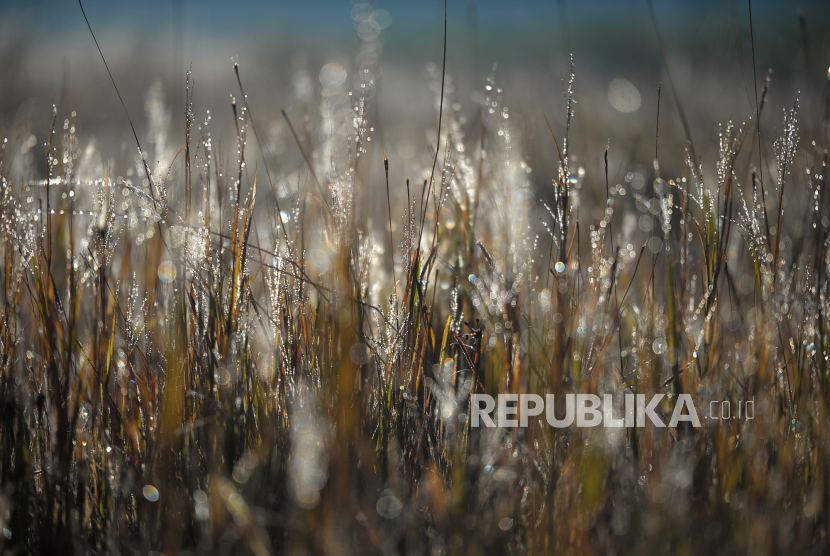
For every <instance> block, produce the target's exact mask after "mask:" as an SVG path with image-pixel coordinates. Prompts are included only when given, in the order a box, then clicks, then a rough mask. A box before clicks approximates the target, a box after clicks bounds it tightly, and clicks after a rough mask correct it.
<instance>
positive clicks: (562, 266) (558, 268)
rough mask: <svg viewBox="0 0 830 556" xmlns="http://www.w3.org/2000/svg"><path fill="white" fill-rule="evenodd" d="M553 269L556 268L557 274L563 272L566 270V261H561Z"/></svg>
mask: <svg viewBox="0 0 830 556" xmlns="http://www.w3.org/2000/svg"><path fill="white" fill-rule="evenodd" d="M553 269H554V270H556V273H557V274H562V273H563V272H565V263H563V262H562V261H559V262H557V263H556V264H555V265H554V266H553Z"/></svg>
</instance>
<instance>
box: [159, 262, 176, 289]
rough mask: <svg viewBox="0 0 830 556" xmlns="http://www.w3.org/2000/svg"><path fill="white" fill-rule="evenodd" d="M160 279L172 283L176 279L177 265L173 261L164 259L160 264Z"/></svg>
mask: <svg viewBox="0 0 830 556" xmlns="http://www.w3.org/2000/svg"><path fill="white" fill-rule="evenodd" d="M158 274H159V280H161V281H162V282H164V283H165V284H170V283H171V282H173V280H175V279H176V265H174V264H173V261H164V262H163V263H161V264H160V265H159V272H158Z"/></svg>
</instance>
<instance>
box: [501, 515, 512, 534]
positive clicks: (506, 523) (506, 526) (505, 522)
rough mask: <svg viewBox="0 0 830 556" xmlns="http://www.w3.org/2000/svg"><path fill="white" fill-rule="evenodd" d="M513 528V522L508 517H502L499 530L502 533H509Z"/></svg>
mask: <svg viewBox="0 0 830 556" xmlns="http://www.w3.org/2000/svg"><path fill="white" fill-rule="evenodd" d="M512 528H513V520H512V519H510V518H509V517H503V518H501V519H500V520H499V529H501V530H502V531H509V530H510V529H512Z"/></svg>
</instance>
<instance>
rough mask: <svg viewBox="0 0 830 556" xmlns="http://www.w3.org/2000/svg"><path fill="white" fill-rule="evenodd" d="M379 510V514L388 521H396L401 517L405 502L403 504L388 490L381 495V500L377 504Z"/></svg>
mask: <svg viewBox="0 0 830 556" xmlns="http://www.w3.org/2000/svg"><path fill="white" fill-rule="evenodd" d="M376 507H377V510H378V514H380V516H381V517H385V518H386V519H394V518H396V517H398V515H400V513H401V510H403V502H401V501H400V500H399V499H398V497H397V496H395V495H394V494H392V491H390V490H389V489H386V490H384V491H383V493H382V494H381V495H380V499H379V500H378V503H377V506H376Z"/></svg>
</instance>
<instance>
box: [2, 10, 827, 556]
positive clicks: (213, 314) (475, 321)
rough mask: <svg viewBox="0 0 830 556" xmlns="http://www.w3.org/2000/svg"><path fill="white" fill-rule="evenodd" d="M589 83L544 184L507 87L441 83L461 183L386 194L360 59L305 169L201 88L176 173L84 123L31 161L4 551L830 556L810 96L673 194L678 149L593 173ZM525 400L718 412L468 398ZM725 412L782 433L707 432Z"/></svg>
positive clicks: (6, 411) (175, 157)
mask: <svg viewBox="0 0 830 556" xmlns="http://www.w3.org/2000/svg"><path fill="white" fill-rule="evenodd" d="M365 17H366V18H368V19H367V21H369V20H370V19H371V17H372V15H371V13H368V15H365ZM364 23H365V22H364ZM359 31H360V30H359ZM360 32H361V33H363V34H361V35H360V37H361V40H362V43H361V47H360V48H361V49H362V50H363V51H371V50H372V45H371V41H373V40H375V41H376V40H377V32H374V34H373V32H369V31H367V30H366V29H363V30H362V31H360ZM375 63H376V62H375ZM335 66H336V67H335ZM571 71H572V73H571V77H570V79H569V80H567V82H566V87H565V88H566V91H565V95H566V104H567V113H566V114H565V117H563V118H562V120H561V121H563V122H566V125H565V126H561V129H556V128H555V126H552V128H551V136H552V137H551V139H550V153H549V155H550V157H551V159H552V160H555V161H556V163H555V164H556V166H557V167H558V172H557V173H556V175H553V176H544V178H543V179H540V178H539V176H535V177H534V170H533V165H534V161H533V160H528V159H527V158H526V155H525V153H526V151H525V149H524V141H525V139H526V138H525V137H522V136H521V135H519V134H517V133H516V131H515V129H514V126H511V118H510V116H511V114H512V112H511V111H510V110H509V109H508V105H507V99H509V86H510V84H509V83H507V84H502V83H500V82H498V80H497V77H496V76H495V75H494V76H491V77H490V78H489V79H488V80H487V83H486V94H485V99H484V100H483V101H482V102H481V103H479V104H469V103H468V104H467V105H461V104H459V103H458V102H457V101H456V99H454V98H452V94H451V93H447V95H446V98H444V89H443V87H441V86H439V85H441V82H442V79H443V77H444V76H443V75H441V74H440V73H436V74H433V76H432V77H433V78H434V81H435V85H436V87H434V89H435V90H436V91H440V96H439V95H438V94H436V99H435V108H436V110H435V112H434V113H431V114H425V115H424V118H430V119H435V120H436V121H437V120H438V117H439V113H440V117H441V118H442V125H441V128H440V129H441V134H440V138H438V143H437V149H438V150H437V151H435V150H434V148H433V151H432V152H433V153H434V157H435V158H434V159H431V162H432V161H433V160H434V161H435V168H434V169H433V168H432V167H425V168H424V169H423V171H424V172H423V176H425V177H422V176H417V178H416V177H415V176H413V178H412V181H411V183H410V182H409V181H407V183H406V184H400V183H398V184H387V186H386V188H384V187H383V186H382V185H378V183H376V182H375V181H373V180H371V179H369V176H370V171H369V169H368V168H367V167H366V165H367V164H369V160H371V158H370V157H369V156H368V154H369V153H371V152H372V149H375V148H381V147H378V146H377V145H375V144H373V141H372V139H373V138H375V137H376V136H377V133H378V131H379V130H375V128H374V125H375V124H374V122H373V121H372V120H371V117H370V114H371V111H370V110H369V107H370V106H371V103H372V94H371V92H372V89H373V87H375V81H374V75H373V74H372V73H371V72H370V71H368V70H367V71H365V72H364V73H363V74H357V75H354V76H349V75H347V74H346V72H345V69H344V68H343V67H342V66H339V65H338V64H328V65H326V66H325V67H324V68H323V71H322V72H321V74H320V84H321V89H320V91H319V97H318V101H319V107H315V110H317V109H318V108H319V110H318V112H315V113H314V114H309V118H314V119H315V120H314V121H315V122H316V125H317V130H318V132H319V135H317V136H315V140H314V141H313V142H312V141H311V140H310V138H309V137H307V136H305V135H307V133H306V132H307V131H308V130H309V129H310V127H308V126H303V127H300V128H298V129H295V128H294V126H293V124H292V121H291V120H290V119H289V118H288V116H287V115H285V113H283V116H284V122H285V126H286V133H288V130H290V135H288V136H289V137H291V139H292V140H294V141H295V142H294V143H293V148H296V149H297V153H298V155H297V156H296V158H294V159H292V160H295V161H298V163H297V164H295V165H294V167H286V164H285V161H283V160H279V159H278V158H277V157H275V156H272V155H271V154H269V153H268V152H266V150H267V145H263V143H260V141H259V140H258V138H257V132H258V131H259V132H260V133H261V132H262V130H261V129H258V127H257V126H258V125H261V124H260V122H258V121H257V120H256V119H255V118H253V117H252V114H251V112H250V110H249V106H248V101H247V97H245V96H244V94H241V93H240V96H238V97H236V98H235V99H234V100H233V104H232V107H231V108H230V109H227V108H225V109H223V110H224V111H225V112H226V113H225V112H223V116H222V117H228V114H227V113H232V116H233V118H234V126H233V127H234V129H235V131H236V133H235V136H233V137H226V138H224V139H225V142H224V143H220V142H219V140H218V138H214V137H213V135H212V132H211V121H212V118H213V117H214V116H213V115H212V114H211V113H210V112H208V111H206V110H205V109H204V108H203V107H199V106H198V104H194V102H193V91H194V89H193V85H192V82H191V81H190V79H189V76H188V81H187V87H188V88H187V91H188V97H187V98H188V101H187V102H188V104H187V112H186V114H187V116H186V144H185V145H184V146H183V147H182V148H181V150H178V146H176V147H175V148H173V147H168V148H167V151H165V152H163V153H162V155H163V156H166V157H167V159H168V162H169V165H170V167H171V168H173V169H172V170H171V169H170V168H168V167H167V166H166V165H165V166H162V165H155V166H154V165H153V164H151V158H150V157H149V156H148V155H146V153H145V156H144V158H142V156H140V155H139V156H136V158H135V159H134V160H133V161H132V165H130V164H127V165H126V167H118V166H117V165H115V163H106V164H104V163H101V162H100V161H98V160H94V159H92V158H91V157H89V156H85V151H84V145H85V144H86V142H87V141H88V140H89V138H85V137H83V136H82V135H79V134H76V130H75V125H76V120H80V119H82V118H83V114H78V115H75V114H74V113H72V114H71V115H65V114H58V113H57V111H56V112H55V114H54V123H53V125H52V130H51V132H50V134H49V135H48V137H47V140H46V142H45V144H29V143H25V144H23V145H17V144H12V143H9V142H6V143H4V144H3V148H2V149H3V150H2V155H0V156H2V158H0V179H1V180H2V230H0V234H2V243H0V253H2V264H3V270H2V272H0V277H1V278H2V282H1V283H0V285H1V286H2V289H3V301H2V307H0V357H2V359H1V361H2V364H0V403H2V411H0V484H2V490H0V526H2V532H3V535H2V536H0V547H2V548H3V549H4V550H7V551H9V553H20V552H24V553H44V554H45V553H64V552H69V551H75V552H79V553H141V554H146V553H148V552H150V551H160V552H164V553H165V554H176V553H181V552H182V551H184V550H189V551H191V553H200V554H201V553H205V554H210V553H220V554H232V553H233V554H235V553H254V554H270V553H279V554H338V553H342V554H346V553H354V554H552V553H594V552H596V553H618V554H619V553H642V552H644V551H645V552H646V553H657V552H666V553H700V552H704V551H712V552H713V553H746V552H747V551H748V550H749V551H750V552H751V553H753V554H761V553H763V554H768V553H775V552H792V553H798V552H802V551H805V550H807V549H808V548H809V547H814V548H816V549H817V550H822V549H823V548H822V547H825V548H826V544H827V533H828V532H827V529H826V527H827V519H828V515H827V508H828V500H827V497H828V496H830V484H828V479H827V477H828V463H830V453H828V443H827V441H826V439H824V437H823V435H824V434H825V433H824V432H823V431H826V430H827V425H828V418H827V414H826V401H827V397H828V388H829V387H830V382H828V377H829V376H830V375H828V364H827V350H828V346H827V341H828V340H827V334H828V332H830V320H829V319H828V317H827V315H826V311H827V309H828V306H827V303H828V300H827V288H828V279H827V276H828V270H830V255H828V252H827V241H828V237H830V236H828V225H830V224H828V222H829V221H828V215H830V212H828V211H830V206H829V205H830V201H828V200H827V199H825V194H824V188H823V185H824V182H825V181H826V176H827V168H826V162H827V156H828V155H827V150H826V141H827V128H826V126H824V127H822V126H821V125H819V126H816V130H815V131H814V132H813V130H812V128H813V127H814V126H813V124H810V128H811V132H813V135H814V136H815V140H813V139H812V138H811V139H810V140H809V141H808V140H805V139H801V138H800V131H799V127H798V117H799V107H798V102H797V101H796V102H795V104H794V105H793V106H792V108H790V109H788V110H786V111H785V112H784V115H783V119H782V122H781V124H780V125H779V126H778V128H777V129H778V130H779V131H778V132H777V134H778V135H780V137H777V138H776V137H772V132H771V131H769V132H767V131H765V134H764V135H760V134H758V131H757V128H756V127H755V122H756V121H757V118H755V117H754V116H755V115H753V114H746V115H736V116H737V117H745V118H746V122H745V123H741V124H737V123H733V122H728V123H726V124H724V125H723V126H722V127H721V129H720V130H715V129H712V130H700V131H701V135H702V132H704V131H705V132H708V133H709V136H710V137H711V138H712V139H711V141H712V144H713V145H714V144H717V152H718V156H717V158H714V159H711V160H708V159H706V158H703V159H698V160H695V159H694V158H693V156H692V155H691V154H689V152H687V154H686V158H685V160H683V159H680V160H679V161H672V164H670V165H669V166H670V167H677V168H682V169H683V170H682V172H680V173H679V175H672V176H669V175H666V174H665V171H661V166H660V164H659V162H663V158H664V157H665V158H668V157H669V156H674V155H668V154H660V160H658V158H656V157H655V158H654V159H653V160H646V161H632V162H633V163H640V164H643V165H645V167H646V168H648V169H647V170H642V169H637V168H635V167H634V166H633V165H632V170H631V171H629V172H627V174H626V175H625V179H624V180H622V181H621V182H620V183H612V182H608V181H607V180H608V177H607V173H606V175H605V176H601V175H595V176H592V175H588V174H587V173H586V171H585V169H584V168H583V167H581V166H579V165H578V164H577V163H575V162H574V160H578V159H577V158H576V156H575V155H578V156H580V157H581V156H588V155H589V154H590V155H591V156H593V155H595V154H596V153H576V152H574V147H573V145H572V144H571V141H570V130H571V129H572V126H576V125H579V109H578V105H577V104H576V103H575V102H574V99H575V98H577V99H578V96H579V94H578V82H577V81H576V77H575V75H574V73H573V68H572V70H571ZM629 85H630V84H629ZM241 86H242V81H241V80H240V88H241ZM503 88H504V89H506V91H505V90H503ZM441 99H443V105H441V102H442V100H441ZM638 99H639V97H638ZM765 99H766V95H765V94H764V96H763V97H762V101H761V106H760V109H761V110H762V111H763V109H764V104H765ZM638 103H639V100H638ZM638 106H639V104H638ZM344 107H345V110H344ZM439 107H441V110H440V111H439ZM767 109H769V108H767ZM821 110H822V113H824V112H823V110H824V108H822V109H821ZM809 118H811V120H810V121H818V118H819V116H818V115H815V114H810V115H809ZM151 120H152V118H151ZM692 123H694V122H692ZM151 130H152V122H151ZM655 142H656V143H657V144H656V145H655V154H657V153H659V149H658V146H659V141H657V140H656V141H655ZM715 142H716V143H715ZM759 142H760V143H759ZM374 143H378V141H377V140H376V141H375V142H374ZM759 144H760V145H761V153H762V155H763V156H764V157H767V156H770V155H771V154H772V153H774V156H775V163H774V164H770V161H769V160H763V161H762V162H763V164H759V155H758V147H759ZM156 145H158V141H156ZM219 145H224V150H220V148H219ZM312 145H313V146H312ZM588 147H589V148H595V147H596V148H597V151H598V152H601V151H602V150H603V149H604V148H605V146H604V145H601V146H595V145H589V146H588ZM29 149H40V152H41V154H42V153H43V152H45V157H43V158H42V159H41V158H37V159H36V160H38V161H40V162H42V163H41V164H40V166H36V165H32V164H23V165H21V162H20V160H21V156H22V155H23V154H25V153H28V151H29ZM176 151H178V152H176ZM689 151H690V152H691V149H689ZM18 153H21V154H18ZM678 162H679V163H678ZM388 163H389V164H392V165H394V164H395V160H394V158H393V159H391V160H389V162H388ZM292 164H293V163H292ZM642 167H643V166H640V167H639V168H642ZM709 167H713V168H715V171H714V172H710V171H709V169H708V168H709ZM756 168H763V171H761V170H756ZM432 170H434V171H432ZM148 173H149V175H148ZM371 175H373V176H375V177H376V176H377V175H379V174H378V173H377V169H375V172H374V173H372V174H371ZM703 176H706V178H705V179H704V177H703ZM387 179H388V178H387ZM548 180H549V181H548ZM540 182H542V183H545V186H544V187H539V186H538V183H540ZM390 188H392V189H393V190H394V191H396V192H399V194H396V195H394V196H391V195H390V194H389V189H390ZM404 189H405V196H404V194H403V193H402V192H403V191H404ZM375 195H384V196H385V195H390V197H387V199H386V200H385V202H384V204H385V205H386V207H387V209H388V221H386V222H380V223H378V222H377V221H375V222H372V221H371V219H370V216H371V215H370V214H369V210H368V209H367V208H366V207H364V206H362V205H361V203H360V200H361V199H366V198H367V196H375ZM403 198H405V199H406V201H405V204H404V206H401V203H399V202H396V201H397V200H400V199H403ZM507 392H509V393H536V394H541V395H543V396H544V395H545V394H555V395H556V396H561V395H562V394H566V393H575V392H576V393H590V394H600V395H602V394H614V395H615V399H617V400H619V403H620V408H621V407H622V405H621V404H622V400H623V394H625V393H638V394H647V395H649V396H650V395H652V394H656V393H663V394H666V397H665V398H664V399H663V401H662V402H661V404H660V405H659V407H658V412H659V413H660V414H662V415H671V413H672V411H673V408H674V403H675V400H676V399H677V396H678V395H680V394H690V395H691V396H692V398H693V400H694V402H695V406H696V407H697V411H698V413H699V414H700V415H701V417H702V418H703V419H702V420H703V426H702V427H701V428H692V427H689V426H683V427H677V428H662V429H661V428H654V427H653V426H651V425H650V424H648V425H647V426H645V427H643V428H622V429H612V428H604V427H598V428H592V429H588V428H581V429H580V428H565V429H556V428H552V427H550V426H549V425H548V424H547V423H546V422H545V420H544V415H541V416H539V417H534V418H532V419H530V423H529V426H528V427H527V428H502V429H499V428H492V429H491V428H477V429H474V428H472V427H471V424H470V420H469V419H468V418H467V417H468V413H469V402H470V396H471V395H472V394H475V393H487V394H490V395H496V394H498V393H507ZM713 401H714V402H716V407H717V408H718V410H720V408H721V406H722V405H723V402H728V403H729V407H731V408H732V411H733V412H734V411H736V408H738V407H739V406H740V407H746V405H745V404H746V402H747V401H752V402H753V403H754V415H753V417H754V418H752V419H747V418H746V415H744V416H743V418H731V419H728V420H722V419H709V418H705V417H704V416H709V415H710V408H711V407H712V406H711V405H710V404H711V402H713ZM666 421H668V419H666Z"/></svg>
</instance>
